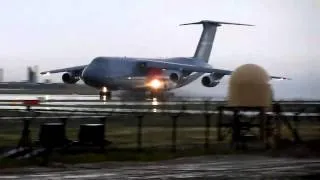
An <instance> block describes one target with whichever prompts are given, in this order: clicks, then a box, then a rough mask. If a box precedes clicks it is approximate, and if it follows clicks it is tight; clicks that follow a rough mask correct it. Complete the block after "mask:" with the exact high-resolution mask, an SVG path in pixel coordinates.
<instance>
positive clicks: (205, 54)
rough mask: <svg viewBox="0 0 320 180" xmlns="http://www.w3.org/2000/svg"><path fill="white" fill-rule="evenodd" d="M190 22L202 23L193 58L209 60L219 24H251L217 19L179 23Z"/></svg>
mask: <svg viewBox="0 0 320 180" xmlns="http://www.w3.org/2000/svg"><path fill="white" fill-rule="evenodd" d="M191 24H202V26H203V30H202V34H201V37H200V40H199V42H198V46H197V49H196V52H195V53H194V56H193V57H194V58H197V59H201V60H204V61H206V62H208V61H209V58H210V54H211V50H212V45H213V41H214V37H215V35H216V31H217V27H218V26H221V24H231V25H244V26H253V25H250V24H238V23H228V22H219V21H207V20H205V21H200V22H195V23H187V24H181V25H191Z"/></svg>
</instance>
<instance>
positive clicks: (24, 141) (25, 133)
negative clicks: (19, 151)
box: [18, 119, 32, 148]
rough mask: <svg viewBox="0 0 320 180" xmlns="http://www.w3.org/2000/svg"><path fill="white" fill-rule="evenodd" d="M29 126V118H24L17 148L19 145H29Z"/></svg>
mask: <svg viewBox="0 0 320 180" xmlns="http://www.w3.org/2000/svg"><path fill="white" fill-rule="evenodd" d="M29 127H30V120H29V119H24V120H23V130H22V133H21V138H20V140H19V143H18V148H19V147H30V148H32V147H31V131H30V129H29Z"/></svg>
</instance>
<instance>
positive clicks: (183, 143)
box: [0, 112, 320, 167]
mask: <svg viewBox="0 0 320 180" xmlns="http://www.w3.org/2000/svg"><path fill="white" fill-rule="evenodd" d="M17 113H21V112H17ZM7 114H10V115H12V116H13V115H14V112H7ZM19 115H22V114H19ZM52 116H53V115H52ZM52 121H54V122H59V118H57V119H51V120H47V119H35V120H32V123H31V127H30V130H31V135H32V140H33V141H35V140H38V137H39V127H40V125H41V124H42V123H44V122H52ZM97 122H100V119H99V118H96V119H93V118H89V119H70V120H68V121H67V124H66V132H67V138H68V139H69V140H77V139H78V131H79V127H80V124H83V123H97ZM216 122H217V117H216V116H214V115H213V116H212V117H211V119H210V124H211V126H210V133H209V144H210V146H209V147H210V148H209V149H207V150H206V149H205V148H204V144H205V118H204V116H203V115H182V116H181V117H179V118H178V121H177V136H176V144H177V148H178V151H177V152H178V153H171V152H170V147H171V144H172V118H171V117H170V116H168V115H147V116H145V117H144V118H143V122H142V147H143V148H144V151H142V152H140V153H137V152H136V151H135V149H136V147H137V125H138V118H137V117H135V116H133V115H113V116H110V117H106V127H105V130H106V134H105V138H106V139H107V140H109V141H111V142H112V145H111V146H110V148H111V149H112V150H110V151H108V152H107V153H104V154H95V153H85V154H71V155H70V154H69V155H67V156H60V155H59V154H54V155H53V156H52V157H51V159H52V160H53V161H58V162H65V163H79V162H82V163H83V162H97V161H105V160H117V161H119V160H131V161H132V160H142V161H144V160H160V159H170V158H173V157H181V156H194V155H203V154H216V153H219V154H222V153H236V152H234V151H233V150H231V149H230V147H229V140H230V135H229V137H228V138H227V139H226V140H224V141H223V142H218V141H217V128H216V127H215V126H216ZM317 122H318V121H317ZM22 126H23V122H22V121H21V120H1V121H0V152H1V150H2V151H3V150H5V149H8V148H9V147H15V146H16V145H17V143H18V141H19V138H20V136H21V130H22ZM254 132H255V133H257V131H256V130H254ZM299 133H300V136H301V137H302V140H304V141H310V140H315V139H320V125H319V123H316V121H314V122H309V121H306V120H303V119H302V120H301V121H300V126H299ZM281 134H282V137H283V138H284V139H291V138H292V135H291V132H290V131H289V130H288V128H287V127H285V126H282V129H281ZM157 147H164V148H157ZM39 161H40V160H39V159H33V160H28V161H16V160H8V159H1V160H0V167H11V166H17V165H19V166H20V165H27V164H37V163H38V162H39Z"/></svg>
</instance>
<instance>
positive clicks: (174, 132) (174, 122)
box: [171, 115, 179, 153]
mask: <svg viewBox="0 0 320 180" xmlns="http://www.w3.org/2000/svg"><path fill="white" fill-rule="evenodd" d="M178 117H179V115H173V116H171V118H172V144H171V151H172V152H174V153H175V152H176V151H177V120H178Z"/></svg>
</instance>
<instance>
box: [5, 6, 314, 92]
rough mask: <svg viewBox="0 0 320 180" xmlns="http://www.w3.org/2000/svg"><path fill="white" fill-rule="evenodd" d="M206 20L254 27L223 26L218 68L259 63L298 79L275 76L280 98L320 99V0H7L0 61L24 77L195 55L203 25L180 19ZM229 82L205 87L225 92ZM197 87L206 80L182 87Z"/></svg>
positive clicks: (216, 49) (8, 72)
mask: <svg viewBox="0 0 320 180" xmlns="http://www.w3.org/2000/svg"><path fill="white" fill-rule="evenodd" d="M203 19H207V20H217V21H231V22H238V23H249V24H254V25H255V26H254V27H245V26H227V25H225V26H221V27H219V29H218V32H217V34H216V38H215V42H214V46H213V51H212V53H211V58H210V64H211V65H212V66H214V67H215V68H224V69H230V70H234V69H235V68H237V67H238V66H240V65H242V64H245V63H255V64H259V65H261V66H262V67H264V68H265V69H266V70H267V71H268V72H269V74H272V75H282V76H288V77H292V78H293V81H291V82H284V81H282V82H272V83H273V85H274V88H275V94H276V95H277V96H279V97H287V96H288V97H298V96H301V97H318V98H320V93H318V88H319V87H320V83H318V82H319V81H318V77H320V76H319V75H320V73H319V72H318V71H319V69H320V62H319V58H320V50H319V47H320V34H319V32H320V23H319V22H320V1H319V0H280V1H279V0H241V1H240V0H224V1H221V0H192V1H191V0H135V1H133V0H114V1H112V0H67V1H66V0H28V1H25V0H2V1H0V28H1V31H0V62H1V64H0V66H1V67H2V68H4V69H5V79H6V80H8V81H9V80H10V81H11V80H16V81H18V80H24V79H26V67H27V66H29V65H39V68H40V70H48V69H55V68H63V67H68V66H74V65H82V64H87V63H89V62H90V61H91V60H92V59H93V58H94V57H96V56H133V57H176V56H192V55H193V53H194V51H195V48H196V45H197V42H198V40H199V37H200V34H201V31H202V27H201V26H178V25H179V24H181V23H187V22H193V21H199V20H203ZM53 78H55V79H58V80H59V81H60V76H53ZM227 82H228V78H224V81H223V83H222V84H221V85H220V87H217V88H210V89H209V88H204V87H201V88H200V87H199V88H200V92H201V93H202V94H208V95H211V94H213V95H215V94H225V93H226V83H227ZM195 86H201V85H200V82H199V81H197V82H195V83H193V84H191V85H190V86H187V87H185V88H183V89H182V91H187V92H192V91H191V90H190V87H195ZM318 94H319V95H318Z"/></svg>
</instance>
